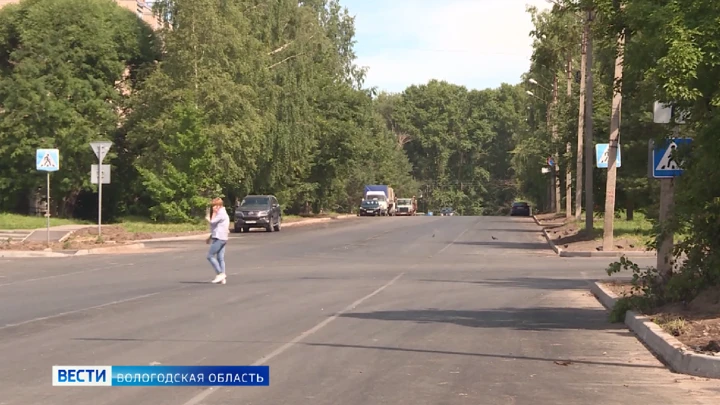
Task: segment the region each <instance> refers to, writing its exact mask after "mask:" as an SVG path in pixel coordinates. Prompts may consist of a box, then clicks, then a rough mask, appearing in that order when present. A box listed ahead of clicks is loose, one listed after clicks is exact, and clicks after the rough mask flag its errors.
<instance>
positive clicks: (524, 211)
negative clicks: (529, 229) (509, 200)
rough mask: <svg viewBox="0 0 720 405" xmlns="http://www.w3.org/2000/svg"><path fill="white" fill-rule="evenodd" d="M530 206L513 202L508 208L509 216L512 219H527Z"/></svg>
mask: <svg viewBox="0 0 720 405" xmlns="http://www.w3.org/2000/svg"><path fill="white" fill-rule="evenodd" d="M530 211H531V210H530V204H528V203H526V202H524V201H519V202H515V203H513V205H512V208H510V216H512V217H529V216H530Z"/></svg>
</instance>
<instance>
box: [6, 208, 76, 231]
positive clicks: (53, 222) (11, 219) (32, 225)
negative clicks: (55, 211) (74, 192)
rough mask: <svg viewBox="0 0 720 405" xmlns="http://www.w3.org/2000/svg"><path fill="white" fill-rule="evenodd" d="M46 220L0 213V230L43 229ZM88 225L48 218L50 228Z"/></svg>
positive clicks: (69, 220)
mask: <svg viewBox="0 0 720 405" xmlns="http://www.w3.org/2000/svg"><path fill="white" fill-rule="evenodd" d="M46 224H47V220H46V218H45V217H34V216H28V215H18V214H8V213H4V212H3V213H0V229H5V230H17V229H39V228H45V226H46ZM85 224H87V225H90V223H89V222H84V221H77V220H73V219H63V218H50V226H62V225H85Z"/></svg>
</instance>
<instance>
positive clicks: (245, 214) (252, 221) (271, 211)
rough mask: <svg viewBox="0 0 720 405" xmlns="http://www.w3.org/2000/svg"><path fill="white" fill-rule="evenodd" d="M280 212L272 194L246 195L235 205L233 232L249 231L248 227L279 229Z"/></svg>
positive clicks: (271, 230)
mask: <svg viewBox="0 0 720 405" xmlns="http://www.w3.org/2000/svg"><path fill="white" fill-rule="evenodd" d="M281 224H282V212H281V211H280V204H279V203H278V200H277V198H275V196H273V195H248V196H246V197H245V198H243V199H242V201H241V202H240V204H238V206H237V207H235V232H250V228H265V230H266V231H267V232H273V231H278V232H279V231H280V225H281Z"/></svg>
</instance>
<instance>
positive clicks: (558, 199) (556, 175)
mask: <svg viewBox="0 0 720 405" xmlns="http://www.w3.org/2000/svg"><path fill="white" fill-rule="evenodd" d="M552 97H553V98H552V108H551V111H552V114H553V117H552V139H553V143H555V144H556V145H557V140H558V128H557V105H558V77H557V74H555V75H553V91H552ZM554 155H555V156H554V160H555V165H554V166H553V169H552V170H553V171H554V172H553V187H554V188H555V213H556V214H559V213H560V205H561V202H562V196H561V195H560V156H559V155H560V154H559V153H558V151H557V150H555V154H554Z"/></svg>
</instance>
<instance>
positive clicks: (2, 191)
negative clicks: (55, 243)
mask: <svg viewBox="0 0 720 405" xmlns="http://www.w3.org/2000/svg"><path fill="white" fill-rule="evenodd" d="M153 41H154V36H153V34H152V31H151V30H150V28H149V27H148V26H147V25H145V24H144V23H142V22H141V21H140V20H139V19H138V18H137V17H136V16H135V15H134V14H133V13H132V12H130V11H128V10H126V9H124V8H122V7H119V6H118V5H117V4H115V2H113V1H111V0H88V1H84V0H43V1H40V0H25V1H23V2H21V3H19V4H15V5H8V6H6V7H4V8H3V9H2V10H0V104H1V105H2V110H1V112H0V172H1V173H2V176H0V204H1V207H2V208H3V209H14V208H16V205H17V203H18V201H27V199H26V197H27V196H28V195H29V194H30V193H32V192H33V191H34V190H35V189H36V188H37V187H39V186H41V185H43V184H44V179H43V176H41V175H40V174H38V173H37V172H36V171H35V168H34V156H35V150H34V149H36V148H41V147H56V148H59V149H60V161H61V163H60V170H61V171H60V172H59V173H58V174H56V175H54V176H52V186H51V188H52V190H53V197H54V198H53V199H54V201H57V202H58V203H59V207H57V208H58V211H59V214H60V215H72V214H73V213H74V210H75V205H76V202H77V198H78V196H79V195H80V193H81V192H82V191H83V190H90V179H89V176H88V172H89V170H90V165H91V164H92V163H95V157H94V156H93V154H92V151H91V149H90V146H89V142H91V141H93V140H96V139H98V138H109V139H114V137H115V135H116V132H117V128H118V124H119V123H120V122H121V119H122V115H123V113H124V108H125V106H126V103H127V97H126V96H125V95H124V94H123V92H122V90H123V88H124V89H132V88H133V87H134V86H135V85H136V82H137V80H138V77H139V75H140V72H141V71H142V70H143V69H144V68H145V67H146V66H147V64H149V63H151V62H152V60H153V59H154V58H155V56H156V53H155V51H154V50H155V48H154V45H153ZM111 158H112V157H111ZM108 161H110V162H111V161H112V160H111V159H108ZM23 208H24V207H23Z"/></svg>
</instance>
